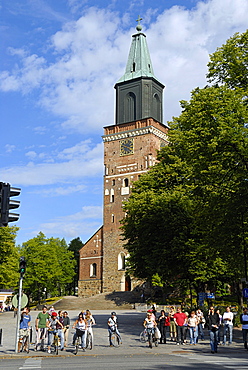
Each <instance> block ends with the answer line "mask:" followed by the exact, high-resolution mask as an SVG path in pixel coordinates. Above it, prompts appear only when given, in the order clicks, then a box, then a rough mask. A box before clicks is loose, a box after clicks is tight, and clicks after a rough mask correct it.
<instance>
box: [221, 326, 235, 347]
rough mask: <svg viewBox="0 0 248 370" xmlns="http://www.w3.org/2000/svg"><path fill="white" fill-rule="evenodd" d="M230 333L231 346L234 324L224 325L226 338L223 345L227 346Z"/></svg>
mask: <svg viewBox="0 0 248 370" xmlns="http://www.w3.org/2000/svg"><path fill="white" fill-rule="evenodd" d="M228 331H229V344H232V335H233V325H232V324H224V337H223V343H224V344H226V337H227V333H228Z"/></svg>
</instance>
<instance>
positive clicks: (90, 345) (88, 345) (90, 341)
mask: <svg viewBox="0 0 248 370" xmlns="http://www.w3.org/2000/svg"><path fill="white" fill-rule="evenodd" d="M86 348H89V349H92V348H93V338H92V335H91V333H87V338H86Z"/></svg>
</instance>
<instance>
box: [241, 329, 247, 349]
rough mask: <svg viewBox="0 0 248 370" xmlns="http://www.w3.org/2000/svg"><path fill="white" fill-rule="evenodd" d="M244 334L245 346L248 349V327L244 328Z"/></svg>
mask: <svg viewBox="0 0 248 370" xmlns="http://www.w3.org/2000/svg"><path fill="white" fill-rule="evenodd" d="M242 334H243V342H244V346H245V348H246V349H247V334H248V329H242Z"/></svg>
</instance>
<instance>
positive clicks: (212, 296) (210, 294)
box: [206, 293, 215, 299]
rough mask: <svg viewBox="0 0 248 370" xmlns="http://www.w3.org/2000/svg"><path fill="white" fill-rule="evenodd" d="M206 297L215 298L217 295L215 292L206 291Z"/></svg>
mask: <svg viewBox="0 0 248 370" xmlns="http://www.w3.org/2000/svg"><path fill="white" fill-rule="evenodd" d="M206 298H208V299H214V298H215V295H214V293H206Z"/></svg>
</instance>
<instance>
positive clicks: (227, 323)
mask: <svg viewBox="0 0 248 370" xmlns="http://www.w3.org/2000/svg"><path fill="white" fill-rule="evenodd" d="M223 325H224V335H223V344H224V346H225V345H226V339H227V334H228V333H229V344H232V337H233V313H232V312H231V308H230V307H229V306H227V307H226V312H224V314H223Z"/></svg>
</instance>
